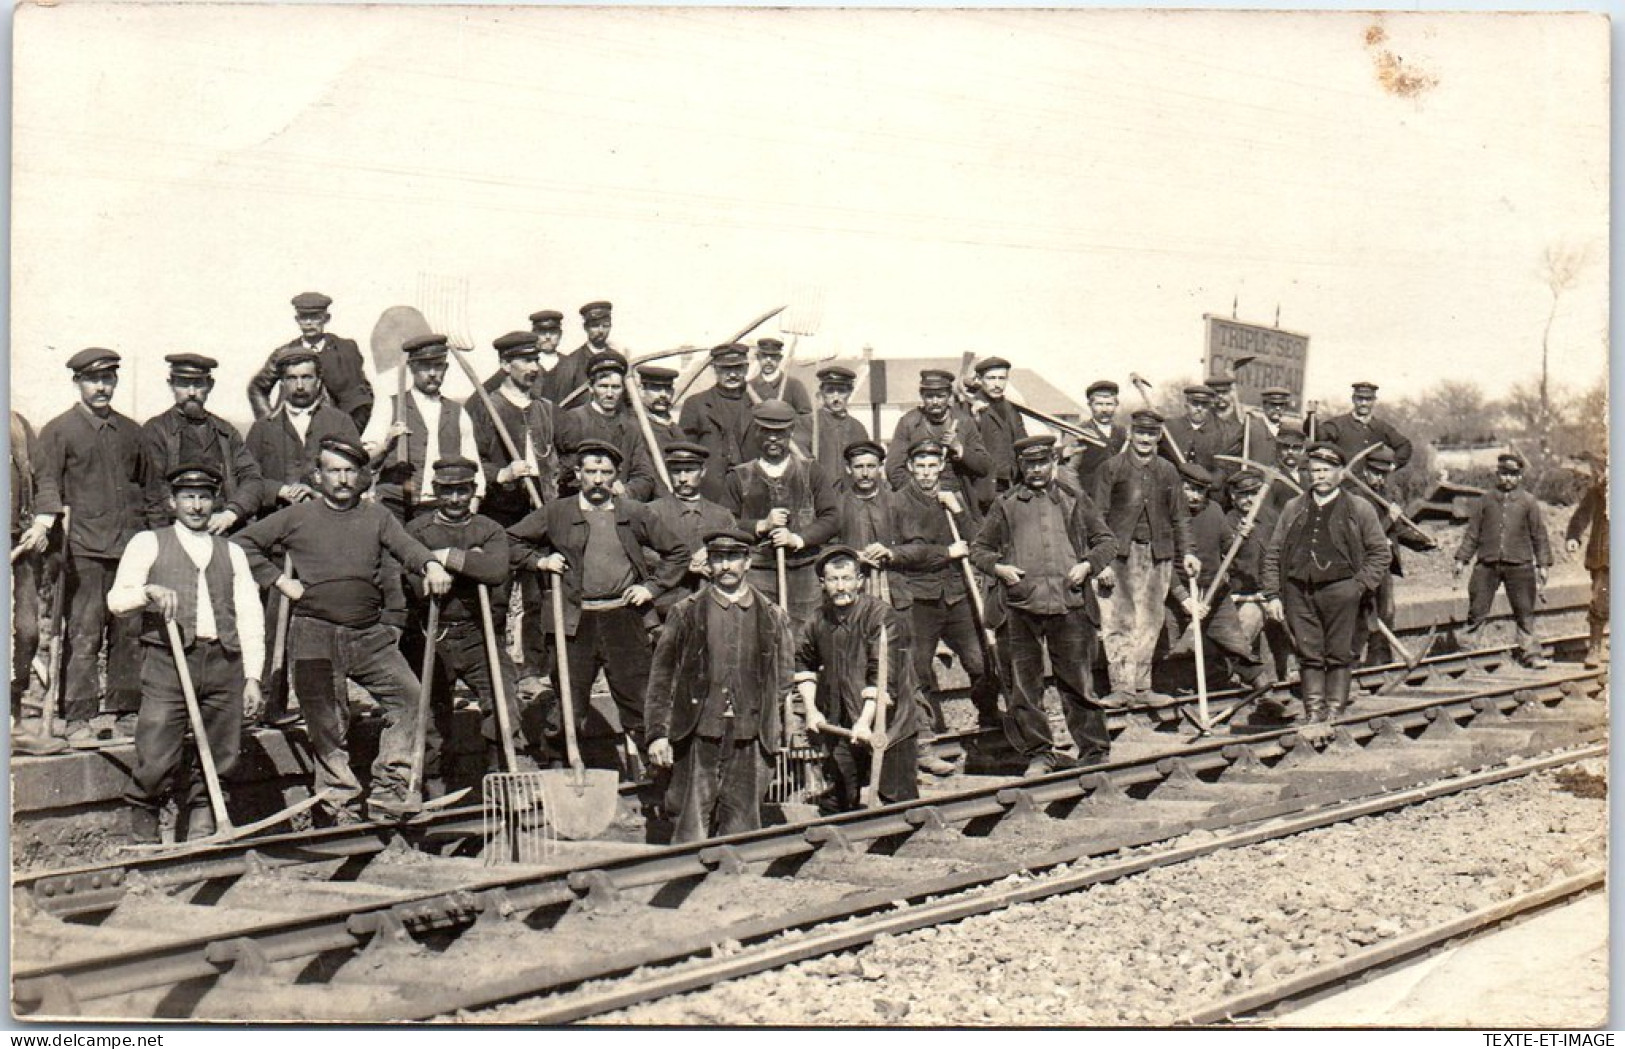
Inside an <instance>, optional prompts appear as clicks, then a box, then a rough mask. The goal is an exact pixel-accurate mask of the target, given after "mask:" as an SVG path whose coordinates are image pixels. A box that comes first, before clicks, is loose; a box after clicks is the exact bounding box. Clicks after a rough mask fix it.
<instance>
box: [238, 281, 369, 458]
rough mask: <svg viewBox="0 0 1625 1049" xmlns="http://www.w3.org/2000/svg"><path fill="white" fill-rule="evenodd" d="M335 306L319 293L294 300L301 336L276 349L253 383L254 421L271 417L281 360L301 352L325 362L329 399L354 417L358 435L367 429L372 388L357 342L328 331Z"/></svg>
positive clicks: (250, 385)
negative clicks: (273, 392) (288, 355)
mask: <svg viewBox="0 0 1625 1049" xmlns="http://www.w3.org/2000/svg"><path fill="white" fill-rule="evenodd" d="M331 305H333V300H332V299H331V298H329V297H328V296H326V295H323V294H322V293H320V292H316V291H307V292H303V293H302V294H299V295H295V296H294V297H293V319H294V323H295V324H297V325H299V337H298V338H297V339H294V340H293V341H292V342H289V343H286V344H284V345H282V346H279V347H277V348H276V349H275V350H272V351H271V356H270V357H268V358H266V361H265V367H263V368H261V369H260V371H259V374H258V375H256V376H254V378H252V379H250V380H249V382H248V403H249V406H250V407H252V408H253V410H254V418H256V419H263V418H265V417H266V416H267V415H270V414H271V391H272V390H274V389H276V385H277V380H278V379H279V378H280V377H281V374H282V373H281V370H280V369H279V368H278V367H277V364H278V358H280V357H281V356H282V355H283V354H286V353H292V352H296V351H297V352H300V353H309V354H311V355H312V356H314V357H319V358H320V359H321V362H322V367H321V374H322V377H323V381H324V385H325V387H326V390H327V396H328V397H329V398H330V399H331V400H332V402H333V404H334V405H336V406H337V407H338V409H339V411H341V412H344V413H345V414H346V415H348V416H349V417H350V419H351V421H352V422H354V423H355V428H356V431H357V432H360V431H362V430H365V429H366V428H367V420H368V419H369V418H371V416H372V385H371V384H370V383H369V382H367V371H366V367H365V365H363V363H362V361H361V350H360V349H358V348H357V347H356V344H355V340H353V339H341V338H339V337H338V336H337V335H334V334H333V333H332V332H330V331H328V330H327V325H328V322H329V321H331V320H332V319H333V318H332V315H331V314H329V313H328V312H327V310H328V307H330V306H331ZM284 392H286V390H285V389H284Z"/></svg>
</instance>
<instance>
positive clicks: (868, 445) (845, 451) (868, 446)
mask: <svg viewBox="0 0 1625 1049" xmlns="http://www.w3.org/2000/svg"><path fill="white" fill-rule="evenodd" d="M860 455H872V456H874V457H875V458H876V459H884V458H886V449H884V448H882V447H881V446H880V442H878V441H871V440H869V439H867V438H865V439H864V440H861V441H853V442H852V443H851V444H849V445H847V446H846V447H845V448H842V449H841V456H842V458H844V459H845V460H846V461H847V462H851V461H852V460H853V459H856V458H857V457H858V456H860Z"/></svg>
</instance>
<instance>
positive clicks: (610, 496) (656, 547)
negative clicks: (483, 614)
mask: <svg viewBox="0 0 1625 1049" xmlns="http://www.w3.org/2000/svg"><path fill="white" fill-rule="evenodd" d="M574 454H575V458H576V464H575V473H576V476H577V477H578V478H579V483H580V485H581V487H580V490H579V491H578V492H577V493H576V494H575V495H573V496H561V497H559V498H558V499H555V500H553V501H552V502H551V503H548V504H547V505H546V506H544V507H542V508H541V509H540V510H536V511H533V512H531V513H530V514H527V515H526V516H525V518H524V519H523V520H522V521H520V522H519V523H518V524H516V525H514V526H512V527H511V528H509V529H508V540H509V542H510V543H512V544H513V546H514V563H515V565H520V566H523V568H525V569H526V570H528V571H531V572H545V573H548V574H549V576H550V577H551V579H550V583H549V585H552V586H562V587H563V588H564V590H563V596H564V635H565V638H566V642H565V644H566V648H565V652H564V654H563V655H562V656H561V657H560V658H566V659H568V660H569V661H570V662H569V668H570V686H571V690H572V694H571V698H572V700H573V702H574V706H575V715H576V720H577V721H578V722H584V721H585V719H586V717H587V713H588V709H589V706H590V702H589V701H590V699H591V696H592V685H593V682H594V681H595V680H596V679H597V677H598V672H599V671H600V670H602V671H603V672H604V677H605V678H606V679H607V681H608V683H609V691H610V695H611V696H612V697H614V700H615V708H616V710H617V711H618V712H619V714H620V730H621V739H620V741H619V743H618V751H619V750H621V749H625V750H628V751H630V750H633V749H635V750H636V751H637V752H638V753H641V749H642V747H643V746H644V742H645V740H644V733H643V704H644V694H645V690H646V688H647V687H648V684H649V657H650V645H649V631H648V629H647V624H646V622H645V617H646V616H652V614H653V611H654V603H655V601H656V600H658V599H659V597H660V596H661V595H662V594H664V593H665V592H666V591H667V590H669V589H671V588H672V587H674V586H676V585H677V584H678V583H680V582H681V581H682V578H683V573H684V572H685V571H687V569H688V563H689V549H688V547H687V546H686V545H684V543H683V541H682V539H680V538H678V536H677V535H676V534H675V533H674V532H672V531H671V530H670V529H669V528H667V527H666V525H665V524H664V523H662V522H661V521H660V520H659V519H658V518H656V517H655V515H654V514H653V513H652V512H650V510H649V508H648V507H647V506H645V505H644V504H642V503H639V502H636V501H634V500H632V499H627V498H623V497H617V496H616V495H615V482H616V479H617V474H618V473H619V471H620V469H621V465H622V457H621V451H620V449H619V448H617V447H615V446H614V445H612V444H609V443H606V442H603V441H594V440H587V441H583V442H582V443H581V444H579V445H577V446H576V450H575V453H574ZM651 555H652V556H651ZM546 621H547V623H548V624H549V625H551V623H552V614H551V609H549V610H548V614H547V620H546ZM650 622H652V619H651V620H650ZM592 734H602V733H601V731H600V732H596V733H592Z"/></svg>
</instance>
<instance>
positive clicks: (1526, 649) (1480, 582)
mask: <svg viewBox="0 0 1625 1049" xmlns="http://www.w3.org/2000/svg"><path fill="white" fill-rule="evenodd" d="M1503 583H1504V584H1506V591H1507V604H1509V605H1511V606H1512V621H1513V622H1514V623H1515V624H1517V628H1518V650H1519V652H1520V653H1521V654H1522V655H1523V656H1524V658H1526V659H1527V658H1532V657H1537V656H1539V655H1540V639H1539V638H1537V637H1536V636H1535V591H1536V585H1537V584H1536V580H1535V566H1534V565H1509V564H1503V563H1501V562H1499V561H1480V562H1478V563H1477V564H1476V565H1474V566H1473V575H1472V578H1471V579H1469V580H1468V582H1467V628H1468V629H1469V630H1476V629H1478V628H1479V627H1480V626H1483V624H1484V620H1485V619H1487V618H1488V617H1489V614H1490V605H1491V604H1492V603H1494V601H1495V591H1496V590H1497V589H1499V588H1500V587H1501V585H1502V584H1503Z"/></svg>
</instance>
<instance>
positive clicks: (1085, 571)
mask: <svg viewBox="0 0 1625 1049" xmlns="http://www.w3.org/2000/svg"><path fill="white" fill-rule="evenodd" d="M1093 569H1094V565H1091V564H1090V563H1089V562H1088V561H1079V562H1078V563H1077V564H1075V565H1073V566H1072V567H1071V568H1068V569H1067V570H1066V582H1067V585H1068V586H1070V587H1072V588H1073V589H1074V590H1081V589H1082V588H1083V584H1084V583H1087V582H1088V581H1089V573H1090V572H1091V571H1092V570H1093Z"/></svg>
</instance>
